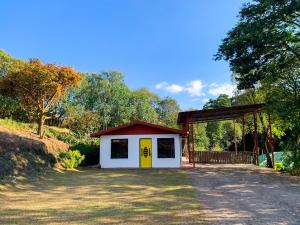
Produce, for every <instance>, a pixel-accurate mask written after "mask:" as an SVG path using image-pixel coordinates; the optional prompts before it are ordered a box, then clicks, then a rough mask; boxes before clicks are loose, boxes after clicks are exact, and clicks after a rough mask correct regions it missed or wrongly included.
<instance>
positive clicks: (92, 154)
mask: <svg viewBox="0 0 300 225" xmlns="http://www.w3.org/2000/svg"><path fill="white" fill-rule="evenodd" d="M72 148H74V149H78V150H79V151H80V153H81V154H82V155H84V157H85V158H84V160H83V161H82V163H81V165H82V166H90V165H97V164H98V163H99V145H95V144H84V143H80V144H77V145H75V146H73V147H72Z"/></svg>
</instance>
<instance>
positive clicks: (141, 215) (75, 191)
mask: <svg viewBox="0 0 300 225" xmlns="http://www.w3.org/2000/svg"><path fill="white" fill-rule="evenodd" d="M0 198H1V201H2V202H3V203H4V204H1V205H0V224H7V223H16V224H29V223H30V224H31V223H38V224H48V223H58V224H72V223H73V224H201V223H202V218H203V215H202V214H201V213H199V212H200V211H199V209H200V206H199V203H198V200H197V195H196V192H195V191H194V189H193V188H192V186H191V185H190V179H189V178H188V177H187V176H186V174H185V172H184V171H182V170H171V169H170V170H159V169H157V170H154V169H153V170H134V169H130V170H103V169H101V170H99V169H97V168H88V169H83V170H82V171H79V172H75V171H67V172H64V173H59V172H51V173H50V174H47V176H45V177H43V178H42V179H40V180H38V181H31V182H28V181H24V182H23V183H21V184H19V185H18V186H16V187H13V188H12V189H10V190H7V191H5V192H4V193H1V194H0Z"/></svg>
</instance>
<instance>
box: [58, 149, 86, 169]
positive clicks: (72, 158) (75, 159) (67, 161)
mask: <svg viewBox="0 0 300 225" xmlns="http://www.w3.org/2000/svg"><path fill="white" fill-rule="evenodd" d="M58 156H59V159H60V161H61V163H62V165H63V167H65V168H66V169H73V168H76V167H77V166H79V165H80V163H81V162H82V161H83V160H84V155H81V153H80V152H79V151H78V150H69V151H67V152H60V153H59V155H58Z"/></svg>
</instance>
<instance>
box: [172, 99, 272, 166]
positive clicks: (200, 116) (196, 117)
mask: <svg viewBox="0 0 300 225" xmlns="http://www.w3.org/2000/svg"><path fill="white" fill-rule="evenodd" d="M263 109H264V104H250V105H238V106H232V107H226V108H218V109H205V110H193V111H184V112H180V113H179V114H178V119H177V123H178V124H180V125H181V127H182V129H183V130H184V131H185V132H186V133H187V136H186V137H185V144H184V149H187V151H188V152H191V149H190V148H191V145H190V144H192V163H193V167H195V141H194V140H195V137H194V136H195V134H194V129H193V125H194V124H196V123H203V122H211V121H222V120H233V123H234V147H235V154H237V141H236V120H237V119H242V123H243V130H242V136H243V138H242V142H243V150H244V151H246V142H245V118H246V117H247V116H249V115H252V117H253V124H254V126H253V138H254V148H253V163H254V164H256V165H258V164H259V161H258V156H259V145H258V132H257V113H258V112H261V111H263ZM268 119H269V130H268V131H269V143H270V149H271V153H272V164H273V166H274V147H273V138H272V126H271V117H270V114H268ZM190 142H191V143H190Z"/></svg>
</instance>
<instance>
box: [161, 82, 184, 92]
mask: <svg viewBox="0 0 300 225" xmlns="http://www.w3.org/2000/svg"><path fill="white" fill-rule="evenodd" d="M165 88H166V91H168V92H171V93H173V94H176V93H180V92H183V91H184V90H185V87H183V86H180V85H177V84H171V85H168V86H166V87H165Z"/></svg>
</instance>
